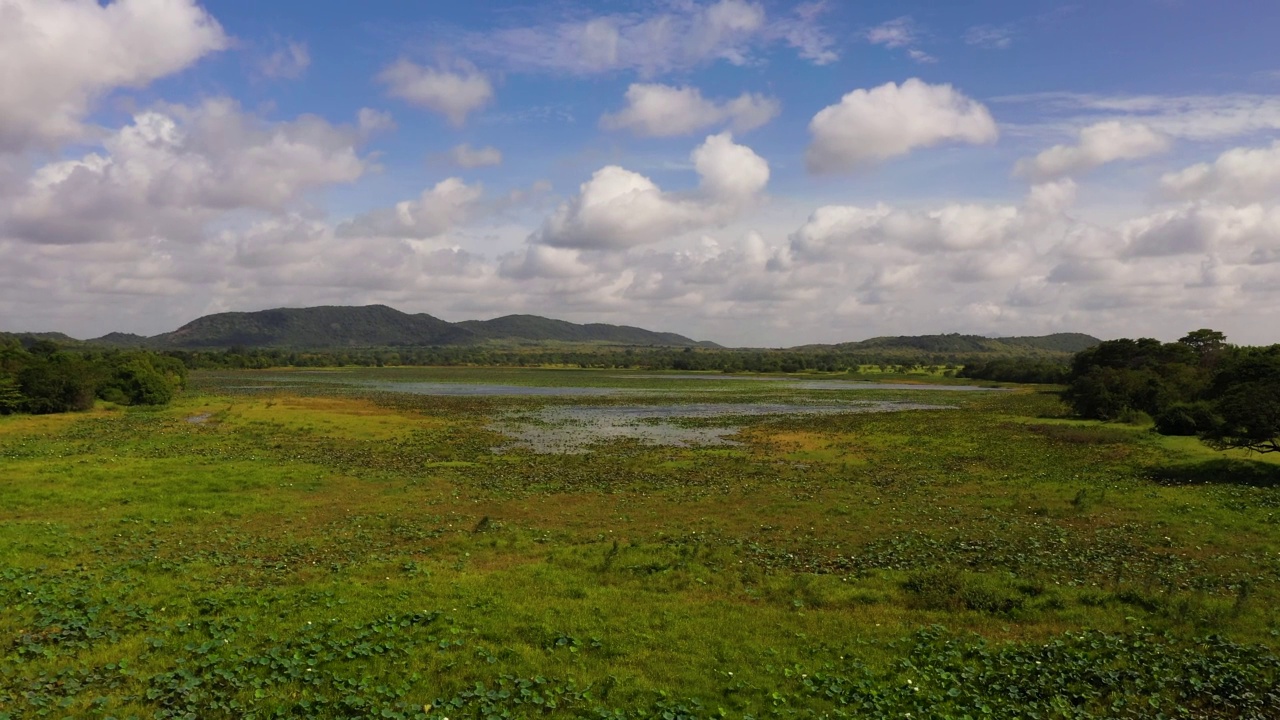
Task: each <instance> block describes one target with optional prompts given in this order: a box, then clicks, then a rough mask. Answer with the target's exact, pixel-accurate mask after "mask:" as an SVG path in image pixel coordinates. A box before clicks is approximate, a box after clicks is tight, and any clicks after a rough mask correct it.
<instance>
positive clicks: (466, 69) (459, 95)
mask: <svg viewBox="0 0 1280 720" xmlns="http://www.w3.org/2000/svg"><path fill="white" fill-rule="evenodd" d="M378 81H379V82H381V83H383V84H384V85H386V86H387V92H389V93H390V94H391V95H392V96H393V97H398V98H400V99H401V100H404V101H406V102H409V103H411V104H413V105H417V106H418V107H422V108H426V109H427V110H431V111H432V112H437V113H440V114H441V115H444V116H445V117H446V118H448V119H449V122H451V123H453V124H454V125H455V126H462V125H463V124H464V123H466V121H467V115H469V114H471V113H472V112H474V111H475V110H478V109H480V108H481V107H484V106H485V105H486V104H488V103H489V102H490V101H491V100H493V85H492V84H490V83H489V78H487V77H485V75H484V73H482V72H480V71H479V70H477V69H476V68H475V67H474V66H472V65H468V64H465V63H459V64H458V65H457V66H456V67H455V68H453V69H450V68H425V67H422V66H420V65H415V64H414V63H412V62H409V61H408V60H398V61H396V62H395V63H394V64H392V65H391V66H389V67H387V68H386V69H385V70H383V71H382V72H381V73H379V74H378Z"/></svg>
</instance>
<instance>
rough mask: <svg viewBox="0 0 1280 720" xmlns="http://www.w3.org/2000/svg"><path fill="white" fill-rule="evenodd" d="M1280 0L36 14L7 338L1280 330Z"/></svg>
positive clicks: (10, 216) (3, 190)
mask: <svg viewBox="0 0 1280 720" xmlns="http://www.w3.org/2000/svg"><path fill="white" fill-rule="evenodd" d="M1276 28H1280V3H1277V2H1275V1H1274V0H1122V1H1120V2H1117V1H1116V0H1084V1H1081V2H1063V1H1061V0H978V1H974V2H966V3H940V2H935V1H932V0H930V1H924V0H919V1H916V2H912V1H909V0H906V1H904V0H893V1H888V0H827V1H826V2H823V1H821V0H818V1H816V2H804V3H796V2H779V1H776V0H649V1H648V2H630V1H624V0H608V1H601V2H575V1H573V0H557V1H555V2H538V3H532V2H499V1H498V0H472V2H468V3H443V2H407V1H404V0H395V1H393V0H364V1H362V2H359V3H356V2H336V1H330V2H316V1H315V0H307V1H306V2H303V1H301V0H276V1H274V2H271V3H263V2H260V0H254V1H252V2H250V1H249V0H207V1H206V2H202V3H201V2H195V1H194V0H114V1H112V2H106V1H105V0H104V1H103V2H95V0H0V330H9V331H35V330H43V331H51V330H54V331H61V332H66V333H68V334H70V335H72V336H75V337H81V338H88V337H96V336H99V335H102V334H105V333H107V332H110V331H124V332H134V333H140V334H146V335H151V334H156V333H161V332H166V331H169V330H173V329H175V328H176V327H178V326H180V325H181V324H183V323H185V322H188V321H190V320H192V319H194V318H196V317H198V316H201V315H205V314H209V313H214V312H224V311H248V310H260V309H266V308H273V307H305V306H312V305H366V304H374V303H381V304H386V305H390V306H392V307H395V308H398V309H400V310H403V311H406V312H415V313H416V312H425V313H429V314H431V315H434V316H436V317H440V318H443V319H445V320H450V321H458V320H464V319H487V318H492V317H498V316H502V315H507V314H512V313H530V314H537V315H543V316H547V317H555V318H561V319H565V320H570V321H575V322H607V323H615V324H628V325H639V326H642V327H648V328H651V329H657V330H664V331H673V332H679V333H682V334H685V335H688V336H691V337H695V338H697V339H705V340H713V341H716V342H719V343H721V344H725V345H734V346H740V345H742V346H756V347H779V346H790V345H798V344H803V343H817V342H841V341H848V340H857V339H863V338H867V337H872V336H877V335H917V334H928V333H947V332H960V333H976V334H983V335H991V336H1004V335H1039V334H1046V333H1051V332H1086V333H1091V334H1093V335H1096V336H1099V337H1103V338H1114V337H1139V336H1143V337H1157V338H1161V339H1165V340H1173V339H1176V338H1178V337H1180V336H1181V335H1183V334H1184V333H1186V332H1187V331H1189V330H1193V329H1196V328H1202V327H1210V328H1214V329H1217V330H1222V331H1224V332H1226V333H1227V335H1228V338H1229V339H1230V340H1232V341H1234V342H1237V343H1242V344H1262V343H1274V342H1280V321H1278V320H1280V313H1278V312H1277V311H1276V308H1277V301H1280V53H1277V52H1276V51H1275V30H1276Z"/></svg>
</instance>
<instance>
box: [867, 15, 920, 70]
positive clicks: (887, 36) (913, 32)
mask: <svg viewBox="0 0 1280 720" xmlns="http://www.w3.org/2000/svg"><path fill="white" fill-rule="evenodd" d="M863 38H864V39H865V40H866V41H867V42H869V43H871V44H872V45H883V46H885V47H887V48H890V49H896V48H906V51H907V57H909V58H911V59H912V60H914V61H916V62H918V63H921V64H930V63H935V62H937V61H938V59H937V58H935V57H934V56H932V55H930V54H929V53H927V52H925V51H923V50H921V49H920V48H918V47H914V46H915V45H916V44H917V42H918V41H919V39H920V33H919V30H918V29H917V27H916V23H915V20H913V19H912V18H911V17H910V16H907V15H904V16H902V17H900V18H895V19H893V20H890V21H888V22H885V23H881V24H879V25H877V26H875V27H873V28H871V29H870V30H867V31H866V32H865V33H864V34H863Z"/></svg>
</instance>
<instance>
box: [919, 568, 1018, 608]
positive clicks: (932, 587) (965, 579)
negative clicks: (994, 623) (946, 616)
mask: <svg viewBox="0 0 1280 720" xmlns="http://www.w3.org/2000/svg"><path fill="white" fill-rule="evenodd" d="M902 587H903V589H904V590H906V591H907V595H908V596H909V598H910V599H909V603H908V604H909V605H910V606H911V607H912V608H915V609H918V610H943V611H947V612H958V611H961V610H974V611H976V612H984V613H989V614H992V615H1008V614H1010V613H1012V612H1016V611H1018V610H1021V609H1022V607H1023V606H1024V605H1025V604H1026V598H1025V597H1023V596H1022V595H1020V594H1018V593H1017V592H1016V591H1015V590H1013V589H1012V588H1009V587H1005V586H1003V585H1001V584H998V583H996V582H993V581H991V580H990V579H988V578H984V577H976V576H970V575H965V574H964V573H962V572H960V571H959V570H956V569H955V568H938V569H935V570H925V571H921V572H915V573H912V574H911V576H910V577H908V578H907V581H906V582H905V583H903V585H902Z"/></svg>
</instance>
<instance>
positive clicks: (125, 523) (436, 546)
mask: <svg viewBox="0 0 1280 720" xmlns="http://www.w3.org/2000/svg"><path fill="white" fill-rule="evenodd" d="M322 372H324V373H328V375H326V376H325V379H324V380H322V381H321V380H317V379H316V375H315V374H311V373H304V372H296V373H280V372H263V373H255V372H242V373H225V372H219V373H195V374H194V375H193V377H192V378H191V382H192V385H193V387H192V389H191V390H189V391H188V392H187V393H186V394H185V395H184V396H182V397H181V398H179V399H178V400H176V401H175V402H174V403H173V404H172V405H171V406H169V407H166V408H163V409H144V408H128V409H120V410H113V411H103V410H100V411H95V412H90V413H82V414H75V415H66V416H56V417H52V416H51V417H6V418H0V608H3V611H0V718H26V717H57V718H61V717H75V718H79V717H115V718H127V717H138V718H153V717H160V718H188V717H189V718H241V717H254V718H271V717H298V718H302V717H320V718H325V717H332V718H337V717H398V718H443V717H449V718H459V717H463V718H471V717H475V718H489V717H531V716H538V717H600V718H624V717H625V718H641V717H655V718H677V717H680V718H695V717H696V718H710V717H735V718H745V717H754V718H763V717H796V718H805V717H856V718H863V717H886V718H887V717H895V718H902V717H907V716H908V715H909V716H910V717H916V718H922V717H948V718H951V717H954V718H964V717H971V718H979V717H1003V718H1029V717H1039V718H1103V717H1133V718H1147V717H1168V718H1184V717H1186V718H1220V717H1221V718H1273V717H1277V716H1280V693H1278V692H1277V690H1276V688H1277V687H1280V655H1278V654H1277V652H1276V649H1277V647H1280V602H1278V601H1280V464H1277V463H1276V462H1274V461H1272V460H1269V459H1263V458H1261V457H1260V456H1256V455H1255V456H1250V455H1248V454H1245V453H1228V454H1221V453H1215V452H1213V451H1211V450H1208V449H1206V448H1204V447H1202V446H1201V445H1199V444H1198V443H1197V442H1196V441H1194V440H1192V439H1188V438H1165V437H1161V436H1158V435H1155V434H1153V433H1151V432H1149V431H1148V430H1147V429H1145V428H1141V427H1135V426H1128V425H1119V424H1106V425H1104V424H1100V423H1093V422H1080V421H1074V420H1070V419H1068V418H1067V417H1066V411H1065V408H1064V407H1063V406H1062V405H1061V403H1060V401H1059V400H1058V398H1057V396H1056V395H1055V394H1052V393H1050V392H1046V391H1038V390H1036V389H1032V388H1021V389H1017V390H1013V391H1002V392H947V391H938V390H920V391H912V390H909V389H895V390H865V389H831V388H826V387H823V388H821V389H815V388H812V387H804V386H802V385H797V384H794V383H788V382H772V381H764V380H760V381H746V380H742V381H725V380H716V379H711V378H707V379H700V378H698V377H696V376H694V377H683V376H681V377H675V376H657V377H654V376H645V375H641V374H629V373H617V372H613V371H569V370H562V371H517V370H495V369H465V368H463V369H444V370H431V369H413V370H402V369H377V370H375V369H369V370H362V371H358V372H352V371H341V370H335V371H329V370H326V371H322ZM281 375H288V377H286V378H283V379H286V380H290V382H279V380H280V379H281V378H280V376H281ZM309 378H310V379H309ZM333 378H339V379H342V378H347V379H350V378H356V379H361V380H369V381H373V382H375V383H377V384H376V385H375V386H370V385H368V384H364V385H351V384H349V383H345V382H335V381H333ZM396 382H488V383H497V384H505V385H515V386H536V387H594V388H616V389H618V390H620V391H624V392H619V393H617V394H607V395H592V396H572V395H566V396H556V395H538V396H508V397H501V396H432V395H413V394H406V393H397V392H394V391H393V390H394V386H393V385H387V384H390V383H396ZM943 393H945V395H943ZM940 398H941V399H940ZM853 400H895V401H908V402H918V403H924V404H944V405H947V406H950V407H951V408H953V409H946V410H924V411H921V410H917V411H910V412H897V413H877V414H867V413H861V414H835V415H831V414H827V415H783V416H776V415H775V416H768V415H766V416H754V415H750V414H747V413H744V414H742V415H733V416H728V417H714V418H685V419H682V420H681V422H686V423H691V424H693V425H695V426H699V427H719V428H724V427H733V428H735V429H736V432H735V433H734V434H733V435H731V436H730V437H732V438H733V439H734V440H736V441H737V444H734V445H730V446H715V447H675V446H663V445H648V444H644V443H642V442H638V441H636V440H634V439H626V438H622V439H613V440H603V441H601V442H600V443H597V444H595V445H593V446H591V448H590V450H591V451H590V452H587V453H581V454H555V453H537V452H533V451H532V450H528V449H523V448H521V447H519V446H518V445H515V444H512V443H511V442H510V438H508V437H506V436H504V435H503V434H502V433H501V432H499V429H497V428H499V427H500V425H496V424H495V420H496V419H497V418H501V417H512V416H526V417H537V416H539V410H540V409H542V408H546V407H549V406H561V405H584V404H589V405H591V406H593V407H608V406H609V405H611V404H618V405H624V404H625V405H629V406H630V405H635V404H638V403H640V404H643V403H652V404H654V405H661V404H670V403H673V402H690V403H706V402H716V403H743V404H750V403H800V404H805V403H809V404H823V403H840V402H848V401H853Z"/></svg>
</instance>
